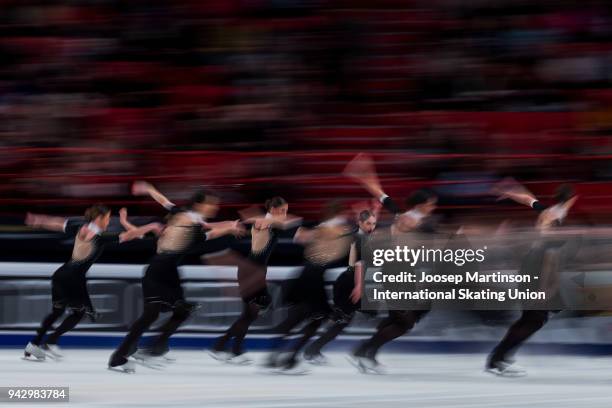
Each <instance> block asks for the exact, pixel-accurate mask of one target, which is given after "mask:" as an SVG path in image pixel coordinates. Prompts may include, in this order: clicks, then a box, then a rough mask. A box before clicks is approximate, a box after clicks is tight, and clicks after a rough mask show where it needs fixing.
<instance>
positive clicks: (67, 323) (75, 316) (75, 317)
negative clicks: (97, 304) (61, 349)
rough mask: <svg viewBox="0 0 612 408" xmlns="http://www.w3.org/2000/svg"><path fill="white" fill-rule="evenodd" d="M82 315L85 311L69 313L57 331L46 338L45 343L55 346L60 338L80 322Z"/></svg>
mask: <svg viewBox="0 0 612 408" xmlns="http://www.w3.org/2000/svg"><path fill="white" fill-rule="evenodd" d="M84 315H85V310H83V309H80V310H73V311H72V313H70V315H68V317H66V318H65V319H64V321H63V322H62V324H60V325H59V326H58V327H57V329H55V331H54V332H53V333H51V334H50V335H49V337H47V340H46V341H45V343H47V344H57V341H58V340H59V338H60V336H61V335H63V334H64V333H66V332H68V331H70V330H72V329H73V328H74V327H75V326H76V325H77V324H78V323H79V322H80V321H81V319H82V318H83V316H84Z"/></svg>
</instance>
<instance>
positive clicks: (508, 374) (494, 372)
mask: <svg viewBox="0 0 612 408" xmlns="http://www.w3.org/2000/svg"><path fill="white" fill-rule="evenodd" d="M485 373H489V374H492V375H494V376H496V377H505V378H520V377H526V376H527V372H525V371H512V372H508V370H504V371H499V370H496V369H494V368H487V369H485Z"/></svg>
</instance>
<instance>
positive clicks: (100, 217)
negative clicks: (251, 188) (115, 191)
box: [85, 204, 111, 231]
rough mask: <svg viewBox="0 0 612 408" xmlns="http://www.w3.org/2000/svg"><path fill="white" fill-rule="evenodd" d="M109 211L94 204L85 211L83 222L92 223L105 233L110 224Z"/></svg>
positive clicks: (102, 206)
mask: <svg viewBox="0 0 612 408" xmlns="http://www.w3.org/2000/svg"><path fill="white" fill-rule="evenodd" d="M110 217H111V210H110V208H108V207H107V206H105V205H102V204H96V205H92V206H91V207H89V208H88V209H87V210H85V222H87V223H94V224H96V225H97V226H98V228H100V229H101V230H102V231H106V229H107V228H108V224H109V223H110Z"/></svg>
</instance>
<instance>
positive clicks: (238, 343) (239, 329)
mask: <svg viewBox="0 0 612 408" xmlns="http://www.w3.org/2000/svg"><path fill="white" fill-rule="evenodd" d="M259 310H260V307H259V305H257V304H255V303H253V302H251V303H247V302H242V313H241V314H240V317H238V320H236V321H235V322H234V324H232V325H231V326H230V328H229V329H227V331H226V332H225V334H224V335H223V336H221V337H220V338H219V339H218V340H217V342H216V343H215V345H214V347H213V349H214V350H215V351H224V350H225V347H226V345H227V342H228V341H230V340H231V339H232V338H233V339H234V343H233V344H232V353H233V354H236V355H239V354H242V353H243V349H242V343H243V342H244V338H245V336H246V334H247V332H248V330H249V327H251V324H253V322H254V321H255V320H256V319H257V316H258V315H259Z"/></svg>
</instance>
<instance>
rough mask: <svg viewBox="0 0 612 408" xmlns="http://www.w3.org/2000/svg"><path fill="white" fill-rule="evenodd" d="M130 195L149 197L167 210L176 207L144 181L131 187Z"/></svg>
mask: <svg viewBox="0 0 612 408" xmlns="http://www.w3.org/2000/svg"><path fill="white" fill-rule="evenodd" d="M132 194H134V195H149V196H151V198H153V199H154V200H155V201H157V202H158V203H159V204H160V205H161V206H162V207H164V208H165V209H167V210H170V209H171V208H173V207H175V206H176V205H175V204H174V203H173V202H172V201H170V200H168V198H167V197H166V196H165V195H163V194H162V193H160V192H159V191H158V190H157V189H156V188H155V187H153V185H152V184H150V183H147V182H146V181H137V182H135V183H134V185H133V186H132Z"/></svg>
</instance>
